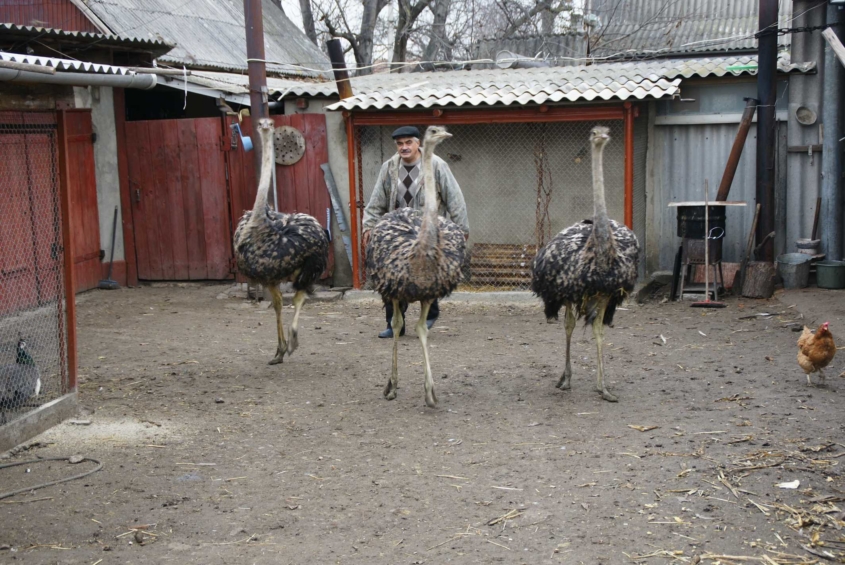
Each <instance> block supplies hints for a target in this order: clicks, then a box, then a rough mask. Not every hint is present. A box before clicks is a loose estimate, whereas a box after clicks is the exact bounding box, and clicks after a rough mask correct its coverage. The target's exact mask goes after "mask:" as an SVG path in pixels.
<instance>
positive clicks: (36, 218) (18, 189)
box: [0, 112, 67, 425]
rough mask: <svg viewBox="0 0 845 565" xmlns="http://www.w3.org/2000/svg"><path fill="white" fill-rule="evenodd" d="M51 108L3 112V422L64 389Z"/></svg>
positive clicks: (61, 281)
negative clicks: (35, 110)
mask: <svg viewBox="0 0 845 565" xmlns="http://www.w3.org/2000/svg"><path fill="white" fill-rule="evenodd" d="M56 133H57V132H56V116H55V113H53V112H0V155H2V156H3V158H2V159H0V196H2V197H0V425H2V424H4V423H7V422H11V421H13V420H15V419H18V418H20V417H21V416H23V415H25V414H26V413H27V412H29V411H30V410H33V409H34V408H37V407H38V406H40V405H42V404H45V403H47V402H49V401H51V400H53V399H55V398H57V397H59V396H61V395H62V394H63V393H64V392H65V389H66V382H67V378H66V375H67V364H66V354H65V353H66V351H67V348H66V340H65V324H64V320H65V311H64V300H63V296H64V290H63V289H64V273H63V263H64V261H63V254H62V252H63V242H62V231H61V225H62V224H61V206H60V192H59V176H58V158H57V142H56Z"/></svg>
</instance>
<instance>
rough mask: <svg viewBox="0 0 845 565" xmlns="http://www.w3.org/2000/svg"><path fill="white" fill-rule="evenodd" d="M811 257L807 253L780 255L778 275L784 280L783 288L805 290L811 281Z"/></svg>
mask: <svg viewBox="0 0 845 565" xmlns="http://www.w3.org/2000/svg"><path fill="white" fill-rule="evenodd" d="M810 259H811V256H810V255H807V254H805V253H784V254H783V255H778V258H777V267H778V274H779V275H780V277H781V278H782V279H783V288H804V287H806V286H807V281H808V280H809V279H810Z"/></svg>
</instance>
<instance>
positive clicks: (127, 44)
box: [0, 23, 173, 56]
mask: <svg viewBox="0 0 845 565" xmlns="http://www.w3.org/2000/svg"><path fill="white" fill-rule="evenodd" d="M18 37H20V38H30V37H38V38H44V37H46V38H52V39H61V40H62V41H65V42H68V41H72V42H76V43H92V42H96V43H97V45H98V46H101V47H122V48H129V49H133V50H143V51H149V52H151V53H153V55H154V56H159V55H163V54H165V53H167V52H168V51H170V50H171V49H173V45H172V44H170V43H167V42H165V41H160V40H158V39H143V38H134V37H123V36H120V35H106V34H102V33H91V32H87V31H64V30H61V29H53V28H47V27H35V26H21V25H15V24H9V23H0V39H10V38H18Z"/></svg>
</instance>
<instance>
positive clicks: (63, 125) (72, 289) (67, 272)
mask: <svg viewBox="0 0 845 565" xmlns="http://www.w3.org/2000/svg"><path fill="white" fill-rule="evenodd" d="M67 114H68V113H67V111H65V110H60V111H59V112H58V123H57V140H58V149H59V151H58V167H57V168H58V171H59V179H60V180H59V187H60V195H61V196H60V201H61V209H62V241H63V242H64V245H63V248H64V257H63V258H64V265H63V266H64V281H65V288H64V291H65V309H66V314H67V318H66V321H65V323H66V325H67V335H66V339H67V374H66V378H65V379H64V381H63V382H64V383H65V387H64V391H63V392H68V391H73V390H76V371H77V350H76V296H75V295H76V273H75V269H74V266H73V265H74V262H73V245H71V244H70V242H71V241H72V235H71V234H72V233H73V227H74V226H73V222H74V217H73V214H72V213H71V203H70V187H69V185H68V174H69V173H68V158H69V157H70V156H69V154H68V146H67V137H66V136H67V134H68V131H67ZM58 311H59V315H60V316H61V315H62V309H61V307H60V308H59V309H58ZM59 343H60V344H62V345H63V344H64V341H62V340H60V341H59Z"/></svg>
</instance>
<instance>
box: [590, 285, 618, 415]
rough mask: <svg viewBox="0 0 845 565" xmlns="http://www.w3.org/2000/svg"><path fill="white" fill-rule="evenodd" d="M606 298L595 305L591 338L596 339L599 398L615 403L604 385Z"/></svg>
mask: <svg viewBox="0 0 845 565" xmlns="http://www.w3.org/2000/svg"><path fill="white" fill-rule="evenodd" d="M607 302H608V298H607V297H602V298H600V299H599V303H598V304H597V309H598V315H597V316H596V319H595V321H593V337H595V339H596V348H597V349H598V370H597V371H596V373H597V376H596V379H597V381H596V387H597V388H598V391H599V392H600V393H601V397H602V398H604V399H605V400H607V401H608V402H616V401H617V398H616V397H615V396H613V395H612V394H610V392H609V391H608V390H607V387H606V386H605V384H604V357H603V355H602V341H603V340H604V311H605V310H606V309H607Z"/></svg>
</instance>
